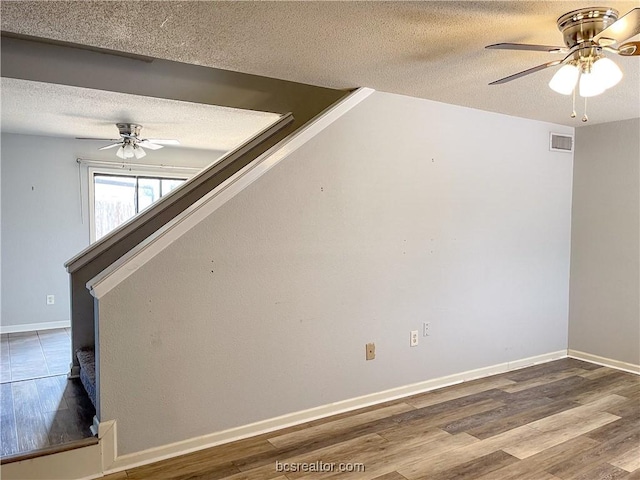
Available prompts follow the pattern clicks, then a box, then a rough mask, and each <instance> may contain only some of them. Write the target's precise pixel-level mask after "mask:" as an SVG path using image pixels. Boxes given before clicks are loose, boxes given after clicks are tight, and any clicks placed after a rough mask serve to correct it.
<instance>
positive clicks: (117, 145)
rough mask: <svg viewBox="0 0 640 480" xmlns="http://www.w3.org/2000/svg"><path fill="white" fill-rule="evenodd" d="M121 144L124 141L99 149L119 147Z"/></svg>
mask: <svg viewBox="0 0 640 480" xmlns="http://www.w3.org/2000/svg"><path fill="white" fill-rule="evenodd" d="M120 145H122V142H118V143H112V144H111V145H106V146H104V147H100V148H99V149H98V150H108V149H110V148H113V147H119V146H120Z"/></svg>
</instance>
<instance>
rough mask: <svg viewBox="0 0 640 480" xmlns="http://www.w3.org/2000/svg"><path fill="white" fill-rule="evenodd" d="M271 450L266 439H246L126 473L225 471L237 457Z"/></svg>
mask: <svg viewBox="0 0 640 480" xmlns="http://www.w3.org/2000/svg"><path fill="white" fill-rule="evenodd" d="M273 451H275V448H274V447H273V445H271V444H270V443H269V442H267V441H266V440H254V439H246V440H240V441H237V442H233V443H229V444H225V445H220V446H219V447H213V448H208V449H205V450H200V451H197V452H193V453H189V454H187V455H182V456H180V457H177V458H171V459H169V460H164V461H161V462H156V463H154V464H152V465H145V466H142V467H138V468H134V469H132V470H128V474H129V478H154V477H153V475H155V474H156V473H157V472H161V471H164V470H167V471H176V472H178V474H179V475H187V474H191V475H196V474H198V473H200V472H203V471H209V470H210V469H216V468H218V467H223V468H222V470H223V471H227V470H225V469H226V468H228V467H229V464H230V463H231V464H232V463H233V461H234V460H236V459H238V458H243V457H246V456H251V455H256V454H260V453H264V452H273ZM271 467H273V465H271ZM238 472H240V470H239V469H237V468H235V467H234V468H231V469H229V470H228V471H227V475H232V474H235V473H238ZM145 475H147V477H145ZM167 478H173V477H167ZM188 478H190V477H188ZM222 478H224V477H222Z"/></svg>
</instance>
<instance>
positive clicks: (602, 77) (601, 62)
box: [591, 57, 622, 90]
mask: <svg viewBox="0 0 640 480" xmlns="http://www.w3.org/2000/svg"><path fill="white" fill-rule="evenodd" d="M591 74H592V75H595V77H596V79H597V80H598V82H599V83H600V86H601V87H602V89H603V90H606V89H607V88H611V87H613V86H614V85H617V84H618V82H619V81H620V80H622V70H620V67H618V65H616V64H615V62H614V61H613V60H611V59H609V58H604V57H603V58H599V59H598V60H596V61H595V62H594V63H593V67H591Z"/></svg>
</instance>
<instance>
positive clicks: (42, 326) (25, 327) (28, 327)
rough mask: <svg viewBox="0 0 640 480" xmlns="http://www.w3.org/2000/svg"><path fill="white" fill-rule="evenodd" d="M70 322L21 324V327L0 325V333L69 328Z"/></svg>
mask: <svg viewBox="0 0 640 480" xmlns="http://www.w3.org/2000/svg"><path fill="white" fill-rule="evenodd" d="M70 327H71V321H70V320H62V321H58V322H41V323H23V324H21V325H0V333H21V332H35V331H36V330H52V329H54V328H70Z"/></svg>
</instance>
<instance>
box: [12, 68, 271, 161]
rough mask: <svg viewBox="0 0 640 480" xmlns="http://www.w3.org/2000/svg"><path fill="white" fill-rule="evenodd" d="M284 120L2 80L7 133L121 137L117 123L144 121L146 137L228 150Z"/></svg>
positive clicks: (193, 146)
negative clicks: (276, 121) (171, 139)
mask: <svg viewBox="0 0 640 480" xmlns="http://www.w3.org/2000/svg"><path fill="white" fill-rule="evenodd" d="M278 118H279V115H277V114H274V113H264V112H253V111H248V110H239V109H236V108H228V107H219V106H214V105H204V104H199V103H188V102H179V101H176V100H166V99H159V98H151V97H141V96H137V95H128V94H124V93H116V92H104V91H99V90H92V89H89V88H78V87H70V86H66V85H55V84H51V83H40V82H31V81H26V80H16V79H13V78H2V131H3V132H6V133H22V134H30V135H46V136H53V137H77V136H81V137H98V138H119V135H118V129H117V128H116V126H115V123H116V122H124V123H138V124H141V125H142V127H143V128H142V132H141V133H142V137H143V138H175V139H178V140H179V141H180V144H181V146H182V147H187V148H198V149H205V150H219V151H223V152H226V151H228V150H231V149H232V148H234V147H236V146H237V145H239V144H240V143H242V142H243V141H245V140H247V139H248V138H249V137H251V136H253V135H255V134H256V133H257V132H259V131H260V130H263V129H264V128H266V127H268V126H269V125H270V124H271V123H273V122H274V121H275V120H277V119H278ZM106 143H107V142H105V144H106Z"/></svg>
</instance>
